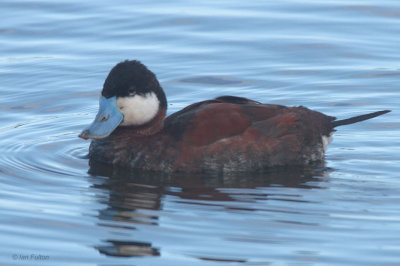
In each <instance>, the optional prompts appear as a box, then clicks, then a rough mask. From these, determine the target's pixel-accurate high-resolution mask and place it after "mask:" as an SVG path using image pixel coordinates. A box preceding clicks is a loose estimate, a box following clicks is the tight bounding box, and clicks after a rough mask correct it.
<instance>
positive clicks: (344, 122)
mask: <svg viewBox="0 0 400 266" xmlns="http://www.w3.org/2000/svg"><path fill="white" fill-rule="evenodd" d="M389 112H390V110H384V111H379V112H374V113H370V114H366V115H359V116H355V117H351V118H347V119H343V120H337V121H333V122H332V127H338V126H344V125H349V124H354V123H357V122H361V121H364V120H367V119H371V118H374V117H377V116H380V115H383V114H386V113H389Z"/></svg>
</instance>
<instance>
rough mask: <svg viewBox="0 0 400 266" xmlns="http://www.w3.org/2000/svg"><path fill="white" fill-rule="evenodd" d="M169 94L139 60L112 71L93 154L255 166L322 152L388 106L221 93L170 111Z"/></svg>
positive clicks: (154, 163) (213, 167)
mask: <svg viewBox="0 0 400 266" xmlns="http://www.w3.org/2000/svg"><path fill="white" fill-rule="evenodd" d="M166 111H167V99H166V96H165V93H164V91H163V89H162V88H161V86H160V83H159V82H158V80H157V78H156V76H155V74H154V73H153V72H151V71H150V70H149V69H147V67H146V66H145V65H143V64H142V63H141V62H139V61H136V60H127V61H124V62H121V63H118V64H117V65H116V66H114V67H113V68H112V69H111V71H110V73H109V74H108V76H107V78H106V80H105V82H104V86H103V90H102V92H101V97H100V107H99V111H98V113H97V116H96V118H95V120H94V121H93V123H92V124H91V125H90V126H89V127H88V128H87V129H85V130H83V131H82V133H81V134H80V135H79V137H81V138H83V139H93V141H92V143H91V145H90V148H89V158H90V159H91V160H94V161H98V162H104V163H108V164H113V165H118V166H123V167H129V168H136V169H142V170H155V171H161V172H175V171H184V172H204V171H208V170H210V171H218V172H232V171H255V170H263V169H268V168H271V167H275V166H288V165H307V164H310V163H312V162H315V161H321V160H323V159H324V155H325V151H326V148H327V146H328V144H329V141H330V137H331V134H332V133H333V132H334V131H335V128H336V127H338V126H342V125H348V124H352V123H356V122H360V121H363V120H366V119H370V118H373V117H376V116H379V115H382V114H385V113H387V112H390V111H389V110H384V111H379V112H374V113H370V114H366V115H361V116H356V117H352V118H349V119H344V120H336V118H335V117H332V116H327V115H324V114H322V113H320V112H317V111H313V110H310V109H307V108H305V107H302V106H299V107H286V106H282V105H275V104H262V103H260V102H257V101H253V100H250V99H247V98H242V97H235V96H221V97H218V98H215V99H211V100H205V101H201V102H197V103H194V104H191V105H189V106H187V107H186V108H184V109H182V110H180V111H178V112H176V113H174V114H172V115H170V116H168V117H166Z"/></svg>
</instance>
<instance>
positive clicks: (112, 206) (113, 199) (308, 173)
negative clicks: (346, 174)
mask: <svg viewBox="0 0 400 266" xmlns="http://www.w3.org/2000/svg"><path fill="white" fill-rule="evenodd" d="M328 171H329V169H327V168H325V166H324V165H323V164H319V165H314V166H313V167H309V168H304V167H303V168H297V167H290V168H284V169H283V168H280V169H273V170H271V171H269V172H266V173H265V172H264V173H247V174H246V173H238V174H229V175H218V174H202V175H201V174H195V175H194V174H183V173H179V174H174V175H166V174H162V173H154V172H142V171H139V170H130V169H123V168H115V167H112V166H109V165H105V164H100V163H97V162H93V161H91V162H90V169H89V174H91V175H92V176H94V177H99V176H102V177H105V178H104V179H101V180H102V181H101V182H99V178H94V180H96V182H93V185H92V187H93V188H96V189H101V190H103V191H105V192H106V194H107V197H102V198H101V199H100V201H101V202H102V203H105V204H106V206H107V207H106V208H105V209H103V210H101V211H100V212H99V215H98V217H99V225H101V226H108V227H112V228H115V229H122V230H130V231H131V233H134V230H137V227H138V226H139V225H150V226H157V225H158V223H159V217H158V215H159V211H160V210H162V209H163V206H162V205H163V199H164V198H165V196H175V197H177V198H179V201H185V200H190V201H191V203H192V204H204V205H210V204H212V202H226V201H237V200H240V199H238V197H237V190H236V193H233V192H232V190H229V188H241V189H252V188H258V187H268V186H284V187H300V188H305V189H307V188H314V187H315V185H312V184H320V182H321V181H323V180H324V178H323V177H324V176H325V175H326V173H327V172H328ZM312 181H315V182H312ZM225 188H226V189H225ZM257 197H258V199H259V197H260V195H257ZM262 197H263V198H265V199H268V195H265V194H264V195H262ZM104 201H106V202H104ZM194 201H196V203H194ZM246 210H247V209H246ZM96 249H98V250H99V252H101V253H102V254H105V255H108V256H123V257H130V256H159V255H160V251H159V249H157V248H155V247H153V246H152V243H150V242H142V241H129V240H127V239H124V241H121V239H118V240H117V239H106V240H104V245H100V246H97V247H96Z"/></svg>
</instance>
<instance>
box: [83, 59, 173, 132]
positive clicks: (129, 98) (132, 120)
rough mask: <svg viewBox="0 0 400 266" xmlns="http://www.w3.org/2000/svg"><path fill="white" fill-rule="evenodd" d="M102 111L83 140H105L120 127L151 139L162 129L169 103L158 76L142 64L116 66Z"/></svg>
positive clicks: (105, 87)
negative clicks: (134, 129)
mask: <svg viewBox="0 0 400 266" xmlns="http://www.w3.org/2000/svg"><path fill="white" fill-rule="evenodd" d="M99 105H100V106H99V111H98V113H97V115H96V118H95V119H94V121H93V122H92V124H91V125H90V126H89V127H88V128H86V129H85V130H83V131H82V133H81V134H80V135H79V137H81V138H83V139H102V138H105V137H107V136H109V135H110V134H111V133H112V132H113V131H114V130H115V129H116V128H117V127H118V126H123V127H133V128H136V129H137V130H136V131H137V133H139V134H142V135H151V134H154V133H156V132H158V131H159V130H160V129H161V128H162V126H163V121H164V118H165V114H166V109H167V99H166V97H165V93H164V91H163V89H162V88H161V86H160V84H159V82H158V80H157V78H156V75H155V74H154V73H153V72H151V71H150V70H148V69H147V67H146V66H145V65H143V64H142V63H140V62H139V61H136V60H132V61H128V60H127V61H124V62H121V63H119V64H117V65H116V66H114V67H113V68H112V69H111V71H110V73H109V74H108V76H107V78H106V80H105V82H104V85H103V90H102V91H101V97H100V104H99Z"/></svg>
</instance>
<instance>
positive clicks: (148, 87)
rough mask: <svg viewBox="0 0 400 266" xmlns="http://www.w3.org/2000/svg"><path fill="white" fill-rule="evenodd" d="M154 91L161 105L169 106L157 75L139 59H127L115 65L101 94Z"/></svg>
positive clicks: (116, 94) (110, 95)
mask: <svg viewBox="0 0 400 266" xmlns="http://www.w3.org/2000/svg"><path fill="white" fill-rule="evenodd" d="M150 92H154V93H155V94H156V95H157V97H158V99H159V101H160V105H161V107H165V108H166V107H167V99H166V97H165V93H164V91H163V89H162V88H161V86H160V83H159V82H158V80H157V77H156V75H155V74H154V73H153V72H151V71H150V70H148V69H147V67H146V66H145V65H143V64H142V63H140V62H139V61H137V60H126V61H123V62H121V63H118V64H117V65H116V66H114V67H113V68H112V69H111V71H110V73H109V74H108V76H107V78H106V80H105V82H104V85H103V90H102V92H101V95H103V96H104V97H106V98H110V97H113V96H117V97H127V96H130V95H135V94H139V95H145V94H147V93H150Z"/></svg>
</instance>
